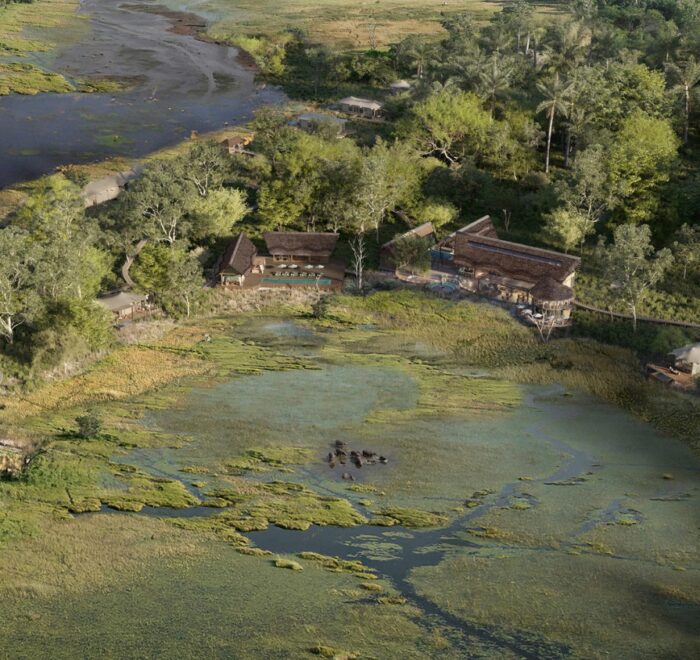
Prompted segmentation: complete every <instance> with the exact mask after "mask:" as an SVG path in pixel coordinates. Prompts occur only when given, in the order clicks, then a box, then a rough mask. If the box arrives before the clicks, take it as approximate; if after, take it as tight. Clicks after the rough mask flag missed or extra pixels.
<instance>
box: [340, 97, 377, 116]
mask: <svg viewBox="0 0 700 660" xmlns="http://www.w3.org/2000/svg"><path fill="white" fill-rule="evenodd" d="M337 105H338V109H339V110H341V111H342V112H346V113H348V114H350V115H358V116H360V117H364V118H365V119H377V118H378V117H379V116H380V115H381V112H382V109H383V108H384V104H382V103H380V102H379V101H373V100H372V99H361V98H358V97H357V96H346V97H345V98H344V99H340V101H338V104H337Z"/></svg>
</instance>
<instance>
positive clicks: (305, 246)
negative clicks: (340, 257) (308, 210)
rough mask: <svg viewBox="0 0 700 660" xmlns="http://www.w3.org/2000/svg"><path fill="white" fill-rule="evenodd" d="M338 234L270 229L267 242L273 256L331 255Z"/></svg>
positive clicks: (266, 235)
mask: <svg viewBox="0 0 700 660" xmlns="http://www.w3.org/2000/svg"><path fill="white" fill-rule="evenodd" d="M337 242H338V234H332V233H327V232H312V231H308V232H304V231H268V232H265V243H266V245H267V249H268V251H269V252H270V254H271V255H272V256H291V255H297V256H302V257H330V256H331V254H332V253H333V250H335V245H336V243H337Z"/></svg>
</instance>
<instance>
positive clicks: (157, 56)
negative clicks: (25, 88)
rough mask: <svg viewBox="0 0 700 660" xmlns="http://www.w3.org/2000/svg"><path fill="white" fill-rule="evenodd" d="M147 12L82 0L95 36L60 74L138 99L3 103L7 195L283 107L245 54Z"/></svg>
mask: <svg viewBox="0 0 700 660" xmlns="http://www.w3.org/2000/svg"><path fill="white" fill-rule="evenodd" d="M144 7H145V5H143V4H138V5H136V4H133V3H128V2H112V1H111V0H83V2H82V5H81V9H80V11H82V12H84V13H86V14H88V15H89V16H90V22H91V28H92V29H91V31H90V33H89V36H88V37H86V40H84V41H83V42H82V43H79V44H77V45H74V46H71V47H70V48H67V49H66V50H64V51H63V52H61V53H59V55H58V56H57V58H56V59H55V61H54V62H53V64H52V66H51V68H52V69H53V70H55V71H56V72H58V73H62V74H64V75H65V76H66V77H68V78H69V79H76V78H82V77H88V78H90V77H98V78H105V77H114V78H119V79H127V80H130V81H131V82H132V83H133V85H132V87H131V89H130V91H127V92H122V93H118V94H104V93H94V94H78V93H76V94H37V95H36V96H20V95H11V96H6V97H0V187H4V186H8V185H11V184H13V183H17V182H20V181H25V180H29V179H32V178H35V177H38V176H41V175H43V174H47V173H49V172H51V171H53V170H54V169H55V168H56V167H57V166H59V165H63V164H67V163H85V162H92V161H99V160H102V159H105V158H109V157H111V156H117V155H121V156H127V157H138V156H142V155H144V154H146V153H148V152H151V151H154V150H156V149H158V148H161V147H164V146H167V145H169V144H173V143H175V142H177V141H178V140H181V139H183V138H185V137H187V136H188V135H189V134H190V132H191V131H193V130H196V131H211V130H216V129H219V128H223V127H224V126H225V125H226V124H234V123H239V122H243V121H246V120H248V119H249V118H250V117H251V116H252V113H253V111H254V110H255V108H257V107H258V106H260V105H263V104H268V103H279V102H281V101H283V100H284V98H285V97H284V94H283V93H282V92H280V91H279V90H277V89H274V88H270V87H265V86H263V85H259V84H257V83H256V82H255V73H254V71H252V70H251V69H250V68H249V67H247V66H246V65H245V64H244V63H243V62H242V61H241V59H240V57H239V51H238V50H237V49H236V48H232V47H228V46H223V45H219V44H215V43H208V42H204V41H201V40H199V39H197V38H196V37H194V36H191V35H189V34H179V33H176V32H174V31H173V30H172V27H173V21H172V20H171V19H170V18H167V17H165V16H161V15H158V14H154V13H150V12H145V11H143V9H144ZM150 7H151V9H152V8H153V5H151V6H150Z"/></svg>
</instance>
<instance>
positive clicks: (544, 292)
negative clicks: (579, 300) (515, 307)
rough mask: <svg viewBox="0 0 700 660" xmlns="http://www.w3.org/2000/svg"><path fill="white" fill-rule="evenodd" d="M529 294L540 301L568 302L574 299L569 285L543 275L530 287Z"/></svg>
mask: <svg viewBox="0 0 700 660" xmlns="http://www.w3.org/2000/svg"><path fill="white" fill-rule="evenodd" d="M530 295H531V296H532V297H533V299H534V300H536V301H540V302H570V301H572V300H573V299H574V292H573V291H572V289H571V288H570V287H568V286H566V285H565V284H561V283H560V282H557V281H556V280H555V279H552V278H551V277H543V278H542V279H541V280H539V281H538V282H537V284H535V286H533V287H532V289H530Z"/></svg>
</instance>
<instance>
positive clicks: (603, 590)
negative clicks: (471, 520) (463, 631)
mask: <svg viewBox="0 0 700 660" xmlns="http://www.w3.org/2000/svg"><path fill="white" fill-rule="evenodd" d="M610 562H615V570H614V571H613V570H612V568H611V565H610ZM412 575H413V577H412V582H413V584H414V585H415V586H416V588H417V590H418V592H419V593H420V594H421V595H423V596H427V597H429V598H430V599H431V600H432V601H433V602H435V603H437V604H438V605H440V606H441V607H445V608H447V609H448V610H449V611H450V612H451V613H453V614H454V615H456V616H458V617H462V618H464V619H465V620H469V621H472V622H476V623H477V624H480V625H487V626H489V625H498V626H501V625H503V624H504V622H507V623H506V624H505V627H506V629H507V630H512V631H519V632H521V633H522V632H525V633H528V632H530V633H536V634H538V635H544V636H546V639H548V640H552V641H555V642H557V643H561V644H564V645H566V646H569V647H571V649H572V651H573V654H574V655H575V656H577V657H600V651H601V649H605V650H606V652H607V653H613V654H616V655H618V656H620V657H622V656H625V657H640V656H644V655H650V656H655V655H658V654H661V655H663V654H664V653H666V652H667V651H668V649H669V648H673V649H674V653H678V654H679V655H680V656H684V655H685V654H687V653H691V654H694V651H696V650H697V640H696V639H695V640H694V639H693V634H692V632H691V630H692V625H691V624H690V621H691V620H692V616H693V615H692V613H691V612H690V611H685V612H684V611H683V610H682V609H681V608H674V607H672V603H673V601H674V600H675V597H674V596H673V593H674V592H676V590H678V591H679V592H680V593H687V584H686V582H685V578H684V576H683V575H682V574H678V573H676V572H674V571H673V569H672V568H655V569H654V570H653V571H652V572H651V573H650V569H649V567H648V566H647V565H646V564H643V563H640V562H637V561H625V560H622V561H620V560H612V559H609V558H607V557H605V556H600V555H594V554H582V555H578V556H571V555H567V554H564V553H557V552H542V551H539V550H534V551H522V550H520V551H518V552H500V553H498V554H497V555H496V554H491V555H485V554H477V555H471V556H470V555H467V554H459V555H454V556H453V557H450V558H448V559H446V560H444V561H443V562H442V563H441V564H439V565H438V566H437V567H424V568H423V567H421V568H418V569H415V570H414V571H413V574H412ZM652 575H653V577H652ZM582 576H585V578H583V577H582ZM654 581H658V583H659V584H663V585H664V589H663V591H662V592H661V593H660V592H659V590H658V589H655V588H654V587H653V586H652V585H653V584H654ZM583 582H585V585H584V584H583ZM572 585H576V586H575V587H574V590H575V593H574V594H572V591H571V589H572ZM495 603H498V605H496V604H495ZM660 611H663V612H664V614H665V615H664V616H660V615H659V612H660Z"/></svg>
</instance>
